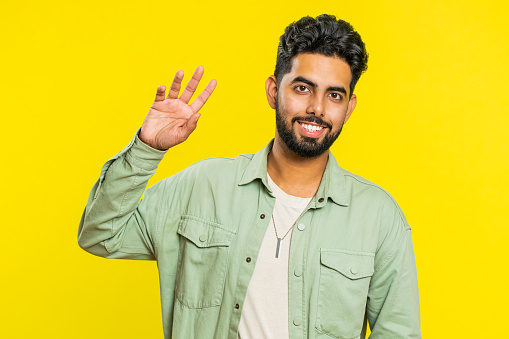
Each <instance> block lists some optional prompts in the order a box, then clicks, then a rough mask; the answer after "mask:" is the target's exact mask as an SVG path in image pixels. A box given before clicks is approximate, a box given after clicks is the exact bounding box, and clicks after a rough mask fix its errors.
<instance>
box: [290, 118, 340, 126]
mask: <svg viewBox="0 0 509 339" xmlns="http://www.w3.org/2000/svg"><path fill="white" fill-rule="evenodd" d="M296 121H306V122H314V123H315V124H318V125H322V126H327V127H328V128H329V129H332V124H331V123H329V122H326V121H323V120H322V118H320V117H315V116H306V117H293V119H292V124H293V123H294V122H296Z"/></svg>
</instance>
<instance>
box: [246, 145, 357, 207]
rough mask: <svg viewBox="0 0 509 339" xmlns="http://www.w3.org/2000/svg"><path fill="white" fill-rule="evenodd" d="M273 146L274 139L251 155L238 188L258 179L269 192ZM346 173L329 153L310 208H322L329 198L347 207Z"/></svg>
mask: <svg viewBox="0 0 509 339" xmlns="http://www.w3.org/2000/svg"><path fill="white" fill-rule="evenodd" d="M273 145H274V139H272V140H271V141H270V142H269V143H268V144H267V145H266V146H265V147H264V148H263V149H262V150H260V151H259V152H257V153H255V154H254V155H253V157H252V158H251V161H250V163H249V165H248V166H247V168H246V170H245V171H244V174H243V175H242V177H241V179H240V181H239V186H242V185H246V184H249V183H250V182H252V181H254V180H255V179H260V180H261V182H262V183H263V185H264V186H265V187H266V188H267V190H268V191H269V192H270V191H271V190H270V188H269V185H268V183H267V156H268V155H269V152H270V150H271V149H272V146H273ZM346 173H348V172H347V171H345V170H344V169H342V168H341V167H339V165H338V163H337V162H336V159H335V158H334V156H333V155H332V153H331V151H329V159H328V161H327V166H326V167H325V172H324V173H323V177H322V181H321V182H320V186H319V187H318V191H317V192H316V195H315V197H314V198H313V199H312V200H311V203H310V204H311V205H310V207H311V208H319V207H322V206H324V205H325V204H326V203H327V201H328V200H329V198H330V199H331V200H332V201H333V202H334V203H336V204H338V205H341V206H348V205H349V202H350V201H349V199H348V194H347V187H346V179H345V174H346Z"/></svg>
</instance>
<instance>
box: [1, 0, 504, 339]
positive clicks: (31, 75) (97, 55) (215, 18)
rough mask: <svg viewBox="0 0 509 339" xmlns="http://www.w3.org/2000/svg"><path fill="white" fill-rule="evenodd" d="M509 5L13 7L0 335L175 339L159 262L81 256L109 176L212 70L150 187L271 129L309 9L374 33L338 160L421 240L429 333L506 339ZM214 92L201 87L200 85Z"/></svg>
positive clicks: (252, 143)
mask: <svg viewBox="0 0 509 339" xmlns="http://www.w3.org/2000/svg"><path fill="white" fill-rule="evenodd" d="M507 10H508V8H507V5H506V4H505V2H503V1H488V0H483V1H435V0H433V1H429V0H428V1H395V0H394V1H347V2H340V1H273V0H272V1H257V2H237V1H189V2H186V1H179V2H173V1H166V2H152V1H144V2H139V3H135V2H129V1H95V0H92V1H87V2H74V1H62V2H57V1H50V2H42V1H23V0H18V1H12V2H11V3H4V4H3V5H1V8H0V28H1V30H0V32H1V33H0V34H1V46H2V52H1V56H0V58H1V63H0V64H1V66H0V67H1V75H0V77H1V89H0V96H1V97H0V99H1V101H0V102H1V111H2V122H3V124H2V125H3V128H2V133H1V134H0V135H1V145H2V146H1V147H2V150H1V153H2V154H1V155H2V166H1V171H2V173H1V174H2V179H3V183H2V187H3V192H2V193H3V194H2V198H1V199H2V204H1V206H2V212H1V213H0V224H1V239H2V240H1V241H2V246H1V247H0V248H1V249H0V251H1V258H2V268H1V271H0V272H1V275H2V279H1V282H0V291H1V299H0V300H1V308H0V312H1V313H0V319H1V320H0V321H1V326H0V337H1V338H98V339H99V338H162V326H161V319H160V305H159V286H158V277H157V268H156V264H155V263H154V262H134V261H121V260H116V261H115V260H104V259H101V258H97V257H94V256H91V255H89V254H87V253H86V252H84V251H82V250H81V249H80V248H79V247H78V245H77V242H76V234H77V228H78V223H79V220H80V217H81V213H82V211H83V208H84V206H85V203H86V200H87V196H88V193H89V190H90V188H91V187H92V185H93V184H94V182H95V180H96V179H97V177H98V176H99V171H100V168H101V166H102V164H103V163H104V162H105V161H106V160H108V159H109V158H110V157H111V156H113V155H114V154H115V153H117V152H118V151H120V150H121V149H122V148H123V147H124V145H126V144H127V143H128V142H129V141H130V139H131V138H132V136H133V134H134V132H135V131H136V129H137V128H138V127H139V126H141V123H142V121H143V119H144V116H145V114H146V112H147V110H148V107H149V106H150V104H151V102H152V100H153V96H154V94H155V89H156V87H157V86H158V85H160V84H166V85H169V84H170V82H171V80H172V79H173V75H174V74H175V72H176V71H177V70H178V69H183V70H184V71H185V72H186V76H187V79H189V76H190V75H191V73H192V72H193V70H194V69H195V67H196V66H198V65H200V64H201V65H203V66H204V67H205V77H204V79H205V80H206V81H209V80H210V79H212V78H215V79H217V81H218V87H217V89H216V92H215V93H214V94H213V96H212V98H211V99H210V100H209V102H208V103H207V105H206V106H205V107H204V108H203V110H202V114H203V115H202V118H201V120H200V122H199V125H198V129H197V130H196V132H195V133H194V134H193V135H192V136H191V138H190V139H189V140H188V141H187V142H186V143H184V144H183V145H180V146H178V147H176V148H175V149H174V150H172V151H171V153H170V154H171V155H170V154H169V155H168V156H167V157H166V159H165V160H164V161H163V163H162V164H161V166H160V168H159V169H158V171H157V173H156V175H155V177H154V178H152V180H151V182H150V183H149V184H150V185H151V184H153V183H155V182H157V181H159V180H161V179H162V178H164V177H167V176H170V175H171V174H173V173H176V172H177V171H179V170H180V169H183V168H185V167H186V166H188V165H190V164H192V163H194V162H196V161H198V160H200V159H203V158H208V157H216V156H226V157H234V156H236V155H237V154H239V153H252V152H256V151H257V150H259V149H260V148H262V147H263V146H264V145H265V143H266V142H267V141H268V140H269V139H270V138H272V136H273V135H274V112H273V111H272V110H271V109H270V108H269V107H268V105H267V103H266V99H265V93H264V81H265V79H266V77H267V76H268V75H270V74H272V72H273V70H274V65H275V61H276V49H277V44H278V38H279V36H280V35H281V34H282V33H283V29H284V27H285V26H286V25H287V24H289V23H290V22H292V21H295V20H297V19H299V18H300V17H302V16H304V15H312V16H316V15H319V14H322V13H330V14H335V15H336V16H337V17H339V18H342V19H345V20H347V21H349V22H351V23H352V24H353V25H354V27H355V28H356V29H357V30H358V31H359V32H360V34H361V35H362V37H363V39H364V41H365V42H366V46H367V48H368V51H369V53H370V60H369V68H368V71H367V73H365V74H364V75H363V76H362V77H361V79H360V82H359V84H358V86H357V88H356V93H357V96H358V106H357V108H356V110H355V112H354V115H353V116H352V119H350V121H349V122H348V124H347V125H346V126H345V128H344V130H343V134H342V136H341V137H340V139H339V140H338V142H337V143H336V144H335V145H334V146H333V152H334V154H335V156H336V158H337V159H338V161H339V163H340V165H341V166H342V167H344V168H346V169H348V170H350V171H352V172H354V173H357V174H359V175H361V176H363V177H366V178H367V179H369V180H371V181H374V182H376V183H378V184H379V185H381V186H382V187H384V188H386V189H387V190H388V191H389V192H390V193H391V194H392V195H393V196H394V197H395V198H396V200H397V201H398V202H399V204H400V206H401V207H402V209H403V211H404V212H405V214H406V216H407V219H408V220H409V223H410V224H411V226H412V228H413V239H414V246H415V252H416V259H417V265H418V266H417V268H418V275H419V284H420V297H421V313H422V331H423V335H424V337H426V338H503V337H505V336H506V334H505V332H506V330H505V325H504V323H505V318H506V309H507V307H506V305H507V304H508V303H509V298H508V294H507V286H508V285H509V281H508V278H507V272H506V271H507V268H508V265H507V260H508V259H509V255H508V254H507V250H508V244H507V242H508V226H509V217H508V213H507V207H508V202H509V199H508V195H509V194H508V193H509V192H508V191H509V180H508V173H509V160H508V155H507V153H508V146H509V132H508V130H507V126H508V125H509V117H508V113H509V112H508V108H507V107H509V100H508V95H507V89H508V86H507V81H508V78H509V77H508V74H509V72H508V62H507V60H508V59H509V55H508V45H509V44H508V36H509V26H508V23H507V17H506V14H507V12H508V11H507ZM203 85H204V84H201V88H203Z"/></svg>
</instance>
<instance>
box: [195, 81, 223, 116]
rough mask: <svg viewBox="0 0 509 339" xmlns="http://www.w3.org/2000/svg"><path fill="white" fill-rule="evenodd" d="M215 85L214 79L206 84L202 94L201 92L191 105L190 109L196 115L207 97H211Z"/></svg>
mask: <svg viewBox="0 0 509 339" xmlns="http://www.w3.org/2000/svg"><path fill="white" fill-rule="evenodd" d="M216 85H217V81H216V80H215V79H212V80H211V81H210V82H209V83H208V84H207V87H205V89H204V90H203V92H201V94H200V95H199V96H198V98H196V99H195V100H194V101H193V103H192V104H191V109H192V110H193V112H195V113H197V112H198V111H199V110H200V109H201V108H202V107H203V105H205V103H206V102H207V100H208V99H209V97H210V96H211V95H212V92H214V89H215V88H216Z"/></svg>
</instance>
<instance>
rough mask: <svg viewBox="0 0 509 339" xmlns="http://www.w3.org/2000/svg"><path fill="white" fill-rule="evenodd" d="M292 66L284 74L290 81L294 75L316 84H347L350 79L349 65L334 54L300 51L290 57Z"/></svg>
mask: <svg viewBox="0 0 509 339" xmlns="http://www.w3.org/2000/svg"><path fill="white" fill-rule="evenodd" d="M291 65H292V68H291V69H290V72H289V73H287V74H285V78H287V79H286V80H287V81H289V82H291V81H292V80H293V79H294V78H296V77H299V76H301V77H305V78H306V79H308V80H311V81H313V82H314V83H316V84H317V85H318V86H326V87H328V86H338V85H341V86H349V85H350V81H351V79H352V71H351V69H350V66H349V65H348V63H347V62H346V61H344V60H343V59H341V58H339V57H336V56H326V55H322V54H316V53H313V54H312V53H301V54H298V55H297V56H295V57H294V58H293V59H292V64H291Z"/></svg>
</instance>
